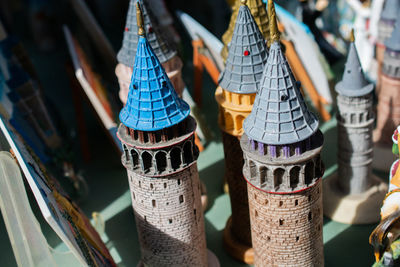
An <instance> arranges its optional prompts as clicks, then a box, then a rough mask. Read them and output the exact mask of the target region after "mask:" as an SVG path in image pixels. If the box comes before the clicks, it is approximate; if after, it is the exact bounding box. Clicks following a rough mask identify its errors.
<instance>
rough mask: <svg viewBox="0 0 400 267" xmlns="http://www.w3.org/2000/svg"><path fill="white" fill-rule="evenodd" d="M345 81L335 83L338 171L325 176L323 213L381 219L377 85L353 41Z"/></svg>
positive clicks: (343, 218)
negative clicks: (376, 152) (375, 104)
mask: <svg viewBox="0 0 400 267" xmlns="http://www.w3.org/2000/svg"><path fill="white" fill-rule="evenodd" d="M354 41H355V40H354V33H353V32H352V34H351V43H350V47H349V53H348V56H347V62H346V66H345V70H344V73H343V78H342V81H340V82H339V83H338V84H337V85H336V92H337V93H338V96H337V104H338V114H337V128H338V139H337V140H338V155H337V157H338V171H337V172H336V173H334V174H333V175H331V176H330V177H328V178H327V179H324V214H325V215H326V216H328V217H329V218H331V219H332V220H335V221H338V222H341V223H347V224H370V223H376V222H378V221H379V219H380V217H379V208H380V203H381V202H382V200H383V198H384V197H385V194H386V191H387V186H386V185H385V184H384V183H383V182H382V181H381V180H380V179H379V178H377V177H376V176H375V175H374V174H373V173H372V159H373V142H372V131H373V127H374V121H375V114H374V112H373V102H374V101H373V90H374V85H373V84H370V83H368V82H367V80H366V78H365V75H364V73H363V70H362V68H361V63H360V59H359V57H358V53H357V49H356V46H355V43H354Z"/></svg>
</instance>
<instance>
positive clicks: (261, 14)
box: [221, 0, 269, 61]
mask: <svg viewBox="0 0 400 267" xmlns="http://www.w3.org/2000/svg"><path fill="white" fill-rule="evenodd" d="M240 6H241V1H235V4H234V5H233V6H232V16H231V20H230V22H229V26H228V29H227V30H226V32H225V33H224V35H223V36H222V42H223V43H224V47H223V48H222V50H221V56H222V58H223V60H224V61H226V59H227V57H228V51H229V43H230V42H231V40H232V35H233V30H234V28H235V24H236V18H237V15H238V12H239V8H240ZM247 6H248V7H249V9H250V11H251V14H252V15H253V17H254V20H255V21H256V23H257V25H258V27H259V29H260V31H261V33H262V35H263V36H264V38H265V40H267V42H268V40H269V27H268V14H267V9H266V5H265V4H264V3H263V1H262V0H248V1H247Z"/></svg>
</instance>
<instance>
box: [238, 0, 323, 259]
mask: <svg viewBox="0 0 400 267" xmlns="http://www.w3.org/2000/svg"><path fill="white" fill-rule="evenodd" d="M268 9H269V18H270V24H271V28H270V29H271V47H270V50H269V57H268V61H267V64H266V66H265V70H264V72H263V78H262V79H261V88H260V89H259V90H258V91H257V95H256V99H255V102H254V106H253V110H252V112H251V114H250V116H249V117H247V119H245V121H244V125H243V129H244V132H245V133H244V134H243V136H242V139H241V141H240V144H241V147H242V149H243V155H244V160H245V164H244V167H243V175H244V178H245V179H246V180H247V183H248V187H247V188H248V198H249V209H250V219H251V234H252V241H253V249H254V266H256V267H261V266H323V265H324V256H323V240H322V227H323V218H322V182H321V180H322V175H323V173H324V166H323V163H322V161H321V157H320V152H321V149H322V144H323V135H322V133H321V131H319V130H318V125H319V122H318V119H317V117H316V116H315V115H314V114H312V113H311V112H310V111H309V110H308V108H307V106H306V104H305V102H304V99H303V96H302V95H301V92H300V85H299V83H297V82H296V80H295V78H294V76H293V73H292V71H291V69H290V66H289V64H288V62H287V59H286V58H285V56H284V54H283V51H282V49H281V45H280V37H279V31H278V29H277V21H276V14H275V8H274V3H273V1H272V0H270V1H268Z"/></svg>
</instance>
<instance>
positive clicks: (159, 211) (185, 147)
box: [118, 13, 218, 267]
mask: <svg viewBox="0 0 400 267" xmlns="http://www.w3.org/2000/svg"><path fill="white" fill-rule="evenodd" d="M138 16H140V13H139V14H138ZM138 24H140V23H138ZM189 113H190V109H189V106H188V104H187V103H186V102H184V101H183V100H181V99H180V98H179V97H178V95H177V94H176V92H175V90H174V89H173V87H172V84H171V82H170V80H169V79H168V76H167V75H166V73H165V71H164V69H163V68H162V66H161V64H160V62H159V60H158V59H157V57H156V55H155V53H154V51H153V49H152V48H151V47H150V44H149V42H148V41H147V39H146V38H145V37H144V29H143V28H142V27H139V39H138V48H137V51H136V58H135V65H134V68H133V76H132V80H131V85H130V91H129V95H128V101H127V104H126V105H125V107H124V108H123V109H122V111H121V113H120V120H121V122H122V123H121V125H120V127H119V129H118V137H119V139H120V140H121V142H122V146H123V150H124V154H123V155H122V163H123V165H124V166H125V168H126V169H127V172H128V179H129V186H130V190H131V198H132V206H133V209H134V213H135V219H136V226H137V230H138V233H139V241H140V248H141V254H142V257H141V262H140V266H157V267H158V266H218V265H215V260H216V258H215V256H214V257H211V259H212V260H210V259H208V257H209V258H210V255H212V254H211V253H208V256H207V249H206V239H205V230H204V218H203V213H202V207H201V199H200V198H201V196H200V180H199V175H198V171H197V165H196V160H197V157H198V154H199V151H198V148H197V147H196V145H195V143H194V131H195V129H196V123H195V121H194V119H193V118H192V117H191V116H190V115H189Z"/></svg>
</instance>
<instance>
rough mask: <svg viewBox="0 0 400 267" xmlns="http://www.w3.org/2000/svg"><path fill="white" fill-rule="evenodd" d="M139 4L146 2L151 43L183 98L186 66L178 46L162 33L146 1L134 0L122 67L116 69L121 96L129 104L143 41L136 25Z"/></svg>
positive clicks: (122, 56)
mask: <svg viewBox="0 0 400 267" xmlns="http://www.w3.org/2000/svg"><path fill="white" fill-rule="evenodd" d="M136 2H139V3H142V10H143V18H144V28H145V31H146V37H147V40H148V42H149V43H150V45H151V48H152V49H153V50H154V53H155V54H156V56H157V57H158V59H159V60H160V62H161V63H162V66H163V68H164V69H165V71H166V73H167V75H168V77H169V79H170V80H171V82H172V85H173V86H174V88H175V90H176V91H177V93H178V94H179V95H181V94H182V91H183V89H184V87H185V84H184V82H183V80H182V66H183V63H182V61H181V59H180V58H179V56H178V53H177V51H176V49H175V46H174V44H172V43H170V41H169V40H170V39H171V38H167V36H166V35H165V33H166V32H165V31H160V27H159V25H158V23H157V20H156V18H155V17H154V14H153V13H152V12H151V9H150V8H149V7H148V3H146V0H131V1H130V3H129V9H128V14H127V18H126V26H125V32H124V37H123V41H122V48H121V49H120V50H119V52H118V55H117V59H118V62H119V64H118V65H117V67H116V69H115V74H116V75H117V78H118V81H119V85H120V92H119V97H120V100H121V102H122V103H123V104H124V105H125V104H126V99H127V97H128V92H129V85H130V81H131V77H132V68H133V65H134V62H135V55H136V48H137V46H138V40H139V36H138V34H137V32H138V26H137V24H136V8H135V4H136Z"/></svg>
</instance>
